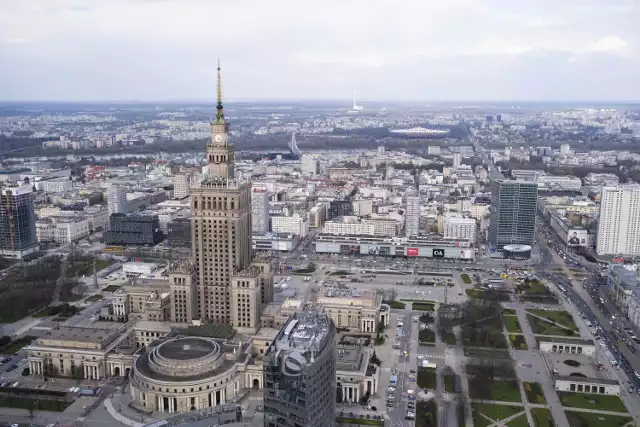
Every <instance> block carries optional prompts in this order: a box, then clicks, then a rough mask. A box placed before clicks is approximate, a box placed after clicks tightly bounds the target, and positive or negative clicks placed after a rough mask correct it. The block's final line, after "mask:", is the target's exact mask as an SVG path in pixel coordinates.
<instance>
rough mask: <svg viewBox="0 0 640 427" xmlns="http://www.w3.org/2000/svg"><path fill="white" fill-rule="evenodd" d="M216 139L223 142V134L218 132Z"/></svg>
mask: <svg viewBox="0 0 640 427" xmlns="http://www.w3.org/2000/svg"><path fill="white" fill-rule="evenodd" d="M214 139H215V140H216V142H222V135H220V134H217V135H216V136H215V137H214Z"/></svg>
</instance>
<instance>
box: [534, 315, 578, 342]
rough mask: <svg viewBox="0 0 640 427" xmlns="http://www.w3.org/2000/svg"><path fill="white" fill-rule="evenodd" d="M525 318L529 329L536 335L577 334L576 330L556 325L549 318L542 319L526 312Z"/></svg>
mask: <svg viewBox="0 0 640 427" xmlns="http://www.w3.org/2000/svg"><path fill="white" fill-rule="evenodd" d="M527 320H528V321H529V325H530V326H531V330H532V331H533V333H534V334H536V335H550V336H563V337H572V336H577V335H578V332H577V331H575V330H573V329H569V328H566V327H563V326H560V325H556V324H555V323H553V321H551V320H546V319H542V318H540V317H536V316H534V315H532V314H528V313H527Z"/></svg>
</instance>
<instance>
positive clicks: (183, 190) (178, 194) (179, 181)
mask: <svg viewBox="0 0 640 427" xmlns="http://www.w3.org/2000/svg"><path fill="white" fill-rule="evenodd" d="M190 184H191V174H188V173H179V174H176V175H175V176H174V177H173V198H174V199H178V200H180V199H184V198H185V197H187V196H188V195H189V186H190Z"/></svg>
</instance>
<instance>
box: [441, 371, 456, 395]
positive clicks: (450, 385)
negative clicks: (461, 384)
mask: <svg viewBox="0 0 640 427" xmlns="http://www.w3.org/2000/svg"><path fill="white" fill-rule="evenodd" d="M442 381H443V382H444V391H446V392H447V393H453V392H454V383H455V374H453V373H450V374H449V375H447V374H445V373H444V372H443V374H442Z"/></svg>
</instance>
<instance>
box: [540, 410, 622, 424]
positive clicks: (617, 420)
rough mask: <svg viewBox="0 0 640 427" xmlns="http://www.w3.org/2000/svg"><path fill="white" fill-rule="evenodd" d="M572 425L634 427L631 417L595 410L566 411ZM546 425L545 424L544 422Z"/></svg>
mask: <svg viewBox="0 0 640 427" xmlns="http://www.w3.org/2000/svg"><path fill="white" fill-rule="evenodd" d="M564 413H565V415H566V416H567V420H568V421H569V425H570V426H571V427H623V426H628V427H633V424H631V425H629V422H631V421H633V419H632V418H631V417H624V416H620V415H605V414H598V413H595V412H576V411H564ZM542 426H544V424H542Z"/></svg>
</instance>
